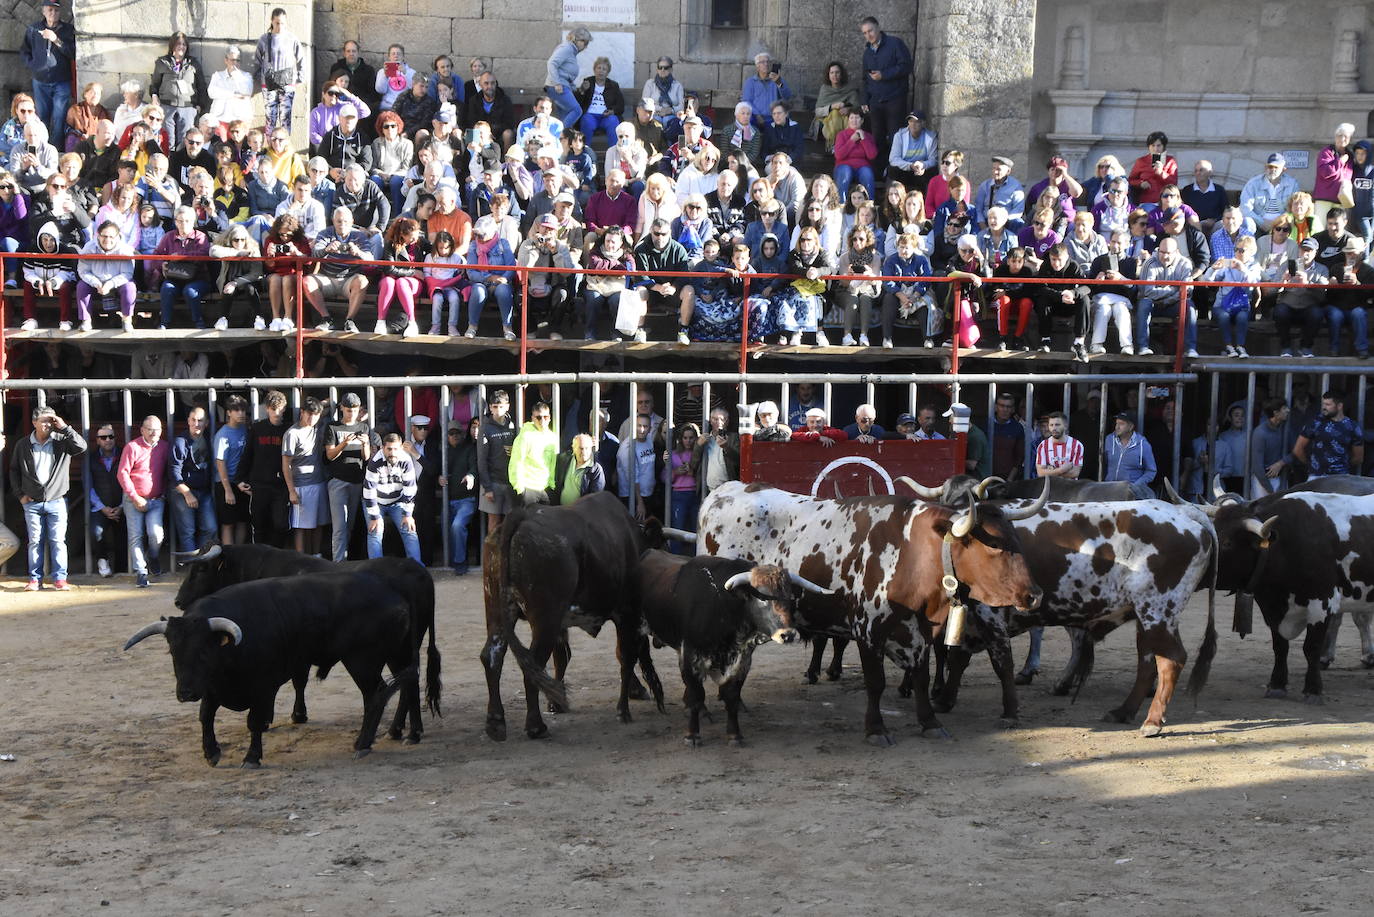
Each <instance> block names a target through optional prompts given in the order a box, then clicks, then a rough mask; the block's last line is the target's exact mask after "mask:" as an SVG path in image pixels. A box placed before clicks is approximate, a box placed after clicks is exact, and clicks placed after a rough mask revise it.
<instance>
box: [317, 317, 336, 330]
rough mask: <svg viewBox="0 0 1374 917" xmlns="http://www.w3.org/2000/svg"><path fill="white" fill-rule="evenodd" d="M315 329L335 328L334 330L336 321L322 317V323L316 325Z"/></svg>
mask: <svg viewBox="0 0 1374 917" xmlns="http://www.w3.org/2000/svg"><path fill="white" fill-rule="evenodd" d="M315 330H316V331H333V330H334V323H333V322H331V321H330V320H329V319H327V318H324V319H320V323H319V324H318V325H316V326H315Z"/></svg>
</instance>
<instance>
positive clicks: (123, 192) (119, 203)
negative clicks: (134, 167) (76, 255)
mask: <svg viewBox="0 0 1374 917" xmlns="http://www.w3.org/2000/svg"><path fill="white" fill-rule="evenodd" d="M3 180H4V178H0V181H3ZM0 189H3V186H0ZM0 194H3V190H0ZM106 222H109V223H114V224H115V226H117V227H119V234H120V236H121V237H122V238H123V239H124V242H125V243H126V244H127V245H128V246H129V251H130V253H131V254H132V252H133V247H134V246H135V245H137V244H138V192H137V191H136V190H134V186H133V185H120V186H118V187H117V188H115V190H114V193H113V194H112V195H111V197H110V202H109V203H108V204H106V205H105V206H104V207H101V208H100V210H99V211H97V212H96V215H95V225H96V226H100V225H101V224H103V223H106Z"/></svg>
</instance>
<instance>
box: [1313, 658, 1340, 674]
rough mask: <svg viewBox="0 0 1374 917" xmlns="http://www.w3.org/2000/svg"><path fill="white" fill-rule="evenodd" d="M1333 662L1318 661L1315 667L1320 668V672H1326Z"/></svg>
mask: <svg viewBox="0 0 1374 917" xmlns="http://www.w3.org/2000/svg"><path fill="white" fill-rule="evenodd" d="M1335 661H1336V660H1334V659H1318V660H1317V665H1319V666H1321V667H1322V671H1326V670H1327V669H1329V668H1331V663H1333V662H1335Z"/></svg>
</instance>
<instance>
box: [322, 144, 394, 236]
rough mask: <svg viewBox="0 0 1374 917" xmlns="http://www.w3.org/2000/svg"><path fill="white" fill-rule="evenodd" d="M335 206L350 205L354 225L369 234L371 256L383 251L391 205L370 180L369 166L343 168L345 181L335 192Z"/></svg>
mask: <svg viewBox="0 0 1374 917" xmlns="http://www.w3.org/2000/svg"><path fill="white" fill-rule="evenodd" d="M334 205H335V207H336V208H337V207H347V208H348V209H349V210H350V211H352V213H353V226H354V228H355V229H356V230H360V231H362V232H364V233H366V234H367V236H368V239H369V241H370V244H371V251H372V257H373V258H376V257H377V256H378V254H379V253H380V252H381V250H382V233H383V232H385V231H386V228H387V226H388V225H390V223H391V204H390V202H389V201H387V199H386V195H384V194H382V192H381V191H379V190H377V186H376V185H375V184H373V183H372V182H370V181H368V180H367V169H366V168H365V167H364V166H363V165H361V164H359V163H356V162H355V163H352V164H351V165H349V166H347V167H346V168H345V169H344V171H343V183H342V184H341V185H339V187H338V188H336V189H335V192H334Z"/></svg>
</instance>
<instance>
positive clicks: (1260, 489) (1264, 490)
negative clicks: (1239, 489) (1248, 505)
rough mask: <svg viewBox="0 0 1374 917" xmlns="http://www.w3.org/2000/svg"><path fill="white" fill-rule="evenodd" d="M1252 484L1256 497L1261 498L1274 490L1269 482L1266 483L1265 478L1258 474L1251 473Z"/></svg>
mask: <svg viewBox="0 0 1374 917" xmlns="http://www.w3.org/2000/svg"><path fill="white" fill-rule="evenodd" d="M1250 486H1251V487H1253V488H1254V497H1255V499H1259V498H1260V497H1262V496H1264V495H1265V494H1269V493H1273V492H1274V491H1273V490H1272V489H1271V488H1270V487H1269V485H1268V484H1266V483H1264V479H1263V478H1261V477H1260V476H1259V475H1257V474H1252V475H1250Z"/></svg>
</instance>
